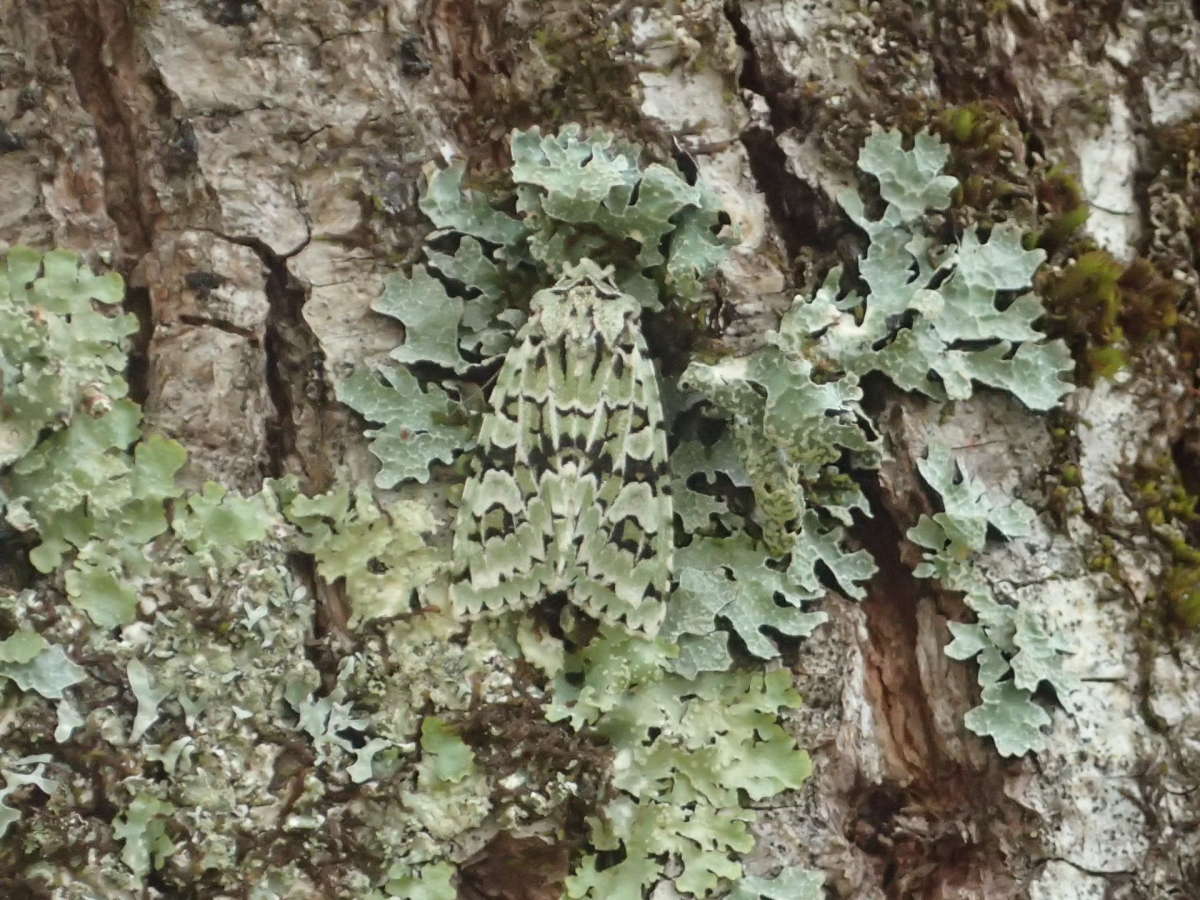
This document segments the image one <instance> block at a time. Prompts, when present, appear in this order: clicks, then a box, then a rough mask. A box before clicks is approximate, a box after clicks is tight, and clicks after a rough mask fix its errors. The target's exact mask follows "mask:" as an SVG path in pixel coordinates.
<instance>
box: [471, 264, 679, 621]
mask: <svg viewBox="0 0 1200 900" xmlns="http://www.w3.org/2000/svg"><path fill="white" fill-rule="evenodd" d="M640 315H641V304H640V303H639V302H638V301H637V300H636V299H635V298H633V297H631V296H630V295H628V294H626V293H623V292H622V291H621V290H620V289H619V288H618V287H617V286H616V285H615V284H614V283H613V280H612V268H611V267H608V268H605V269H601V268H600V267H599V266H597V265H596V264H595V263H594V262H592V261H591V260H589V259H583V260H581V261H580V263H579V265H578V266H574V267H572V266H567V268H566V272H565V274H564V276H563V277H562V278H561V279H560V280H559V281H558V283H557V284H555V285H554V286H553V287H550V288H547V289H545V290H542V291H539V292H537V293H536V294H535V295H534V296H533V298H532V300H531V302H530V316H529V319H528V320H527V321H526V323H525V324H524V325H523V326H522V327H521V329H520V330H519V331H518V332H517V335H516V339H515V342H514V344H513V346H512V348H511V349H510V350H509V351H508V353H507V354H506V356H505V358H504V362H503V364H502V366H501V368H500V372H499V374H498V375H497V378H496V384H495V387H494V388H493V391H492V396H491V400H490V406H491V409H490V411H489V412H487V413H485V415H484V417H483V424H482V427H481V429H480V434H479V453H478V455H477V456H476V457H475V460H474V464H473V465H474V469H473V472H472V474H471V477H470V478H469V479H468V481H467V483H466V485H465V487H464V489H463V497H462V502H461V504H460V505H459V508H458V512H457V515H456V519H455V525H454V536H453V544H452V547H453V556H454V567H455V568H454V577H453V580H452V584H451V602H452V604H453V606H454V608H455V610H456V611H457V612H459V613H460V614H466V615H478V614H481V613H486V612H502V611H508V610H521V609H528V608H530V607H532V606H533V605H535V604H537V603H538V602H540V601H541V600H543V599H544V598H546V597H548V596H550V595H552V594H555V593H559V592H561V593H563V594H565V595H566V597H567V599H568V600H569V601H570V602H571V603H572V604H574V605H575V606H577V607H579V608H580V609H582V610H583V611H585V612H586V613H588V614H589V615H591V616H593V617H594V618H596V619H598V620H599V621H601V622H605V623H610V624H617V625H620V626H622V627H624V628H627V629H629V630H631V631H635V632H638V633H643V634H653V633H655V632H656V631H657V629H658V625H659V623H660V622H661V621H662V617H663V612H664V608H665V607H664V602H665V599H666V596H667V593H668V590H669V587H670V580H671V565H672V556H673V548H674V524H673V523H674V515H673V507H672V501H671V488H670V475H669V472H668V468H667V440H666V432H665V429H664V426H663V412H662V401H661V400H660V398H659V391H658V381H657V377H656V375H655V371H654V366H653V364H652V363H651V361H650V358H649V356H648V354H647V350H646V343H645V339H644V338H643V337H642V333H641V329H640V327H639V318H640Z"/></svg>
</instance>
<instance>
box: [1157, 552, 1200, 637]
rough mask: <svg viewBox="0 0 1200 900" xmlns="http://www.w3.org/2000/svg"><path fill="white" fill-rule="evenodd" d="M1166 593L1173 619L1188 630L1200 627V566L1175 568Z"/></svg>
mask: <svg viewBox="0 0 1200 900" xmlns="http://www.w3.org/2000/svg"><path fill="white" fill-rule="evenodd" d="M1164 593H1165V595H1166V598H1167V602H1168V603H1169V605H1170V611H1171V614H1172V616H1173V618H1175V619H1176V620H1177V621H1178V622H1179V623H1180V624H1182V625H1184V626H1186V627H1187V628H1195V627H1196V626H1197V625H1200V565H1192V566H1175V567H1173V568H1172V569H1171V570H1170V571H1169V572H1168V573H1167V579H1166V585H1165V587H1164Z"/></svg>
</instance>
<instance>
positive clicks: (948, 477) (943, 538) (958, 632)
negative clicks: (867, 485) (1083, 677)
mask: <svg viewBox="0 0 1200 900" xmlns="http://www.w3.org/2000/svg"><path fill="white" fill-rule="evenodd" d="M917 467H918V469H919V470H920V472H921V475H922V476H923V477H924V478H925V480H926V482H928V484H929V486H930V487H932V488H933V489H934V490H935V491H937V493H938V494H939V495H940V496H941V498H942V506H943V511H942V512H939V513H934V514H933V515H932V516H926V515H923V516H921V518H920V520H919V521H918V522H917V524H916V525H915V526H914V527H913V528H911V529H909V532H908V538H909V540H911V541H913V542H914V543H916V544H918V545H920V546H921V547H923V548H925V551H926V552H925V559H924V562H922V563H921V564H920V565H919V566H918V567H917V568H916V570H915V574H916V575H917V576H918V577H921V578H937V579H938V580H939V581H940V582H941V583H942V584H943V585H944V586H945V587H947V588H949V589H951V590H957V591H962V592H963V594H964V595H965V600H966V603H967V605H968V606H969V607H970V608H971V610H972V611H973V612H974V613H975V615H976V622H975V623H973V624H965V623H962V622H950V623H949V627H950V631H951V633H952V634H953V635H954V640H953V641H951V642H950V644H948V645H947V647H946V655H947V656H949V657H951V658H952V659H959V660H968V659H975V660H976V662H977V663H978V664H979V686H980V688H981V689H982V703H981V704H980V705H979V706H976V707H975V708H974V709H972V710H970V711H969V712H968V713H967V715H966V718H965V722H966V725H967V727H968V728H970V729H971V730H972V731H973V732H975V733H976V734H978V735H981V736H985V737H990V738H992V739H993V740H994V741H995V743H996V749H997V750H998V751H999V752H1000V753H1001V754H1002V755H1004V756H1020V755H1022V754H1024V753H1027V752H1029V751H1031V750H1035V751H1036V750H1040V749H1042V748H1043V747H1044V746H1045V736H1044V735H1043V734H1042V733H1041V731H1040V728H1041V727H1042V726H1044V725H1048V724H1050V717H1049V715H1048V714H1047V713H1046V711H1045V710H1044V709H1042V707H1041V706H1039V705H1038V704H1037V703H1035V702H1034V700H1033V695H1034V692H1035V691H1037V689H1038V687H1039V685H1040V684H1041V683H1042V682H1043V681H1045V682H1047V683H1048V684H1050V685H1052V686H1053V687H1054V689H1055V691H1056V692H1057V693H1058V695H1059V697H1061V698H1064V699H1065V698H1066V697H1069V696H1070V694H1071V692H1072V691H1074V690H1075V688H1076V687H1077V682H1076V680H1075V679H1074V678H1072V677H1070V676H1068V675H1067V673H1066V672H1064V670H1063V667H1062V664H1063V658H1064V655H1065V654H1068V653H1070V652H1071V649H1072V648H1071V646H1070V645H1069V644H1068V643H1067V642H1065V641H1064V640H1063V639H1062V638H1061V637H1059V636H1058V635H1055V634H1054V633H1053V632H1050V631H1047V630H1046V628H1045V626H1044V624H1043V623H1042V622H1041V621H1040V620H1039V619H1038V618H1037V616H1036V615H1035V614H1034V613H1032V612H1031V611H1029V610H1028V609H1025V608H1023V607H1019V606H1014V605H1010V604H1006V603H1001V602H998V601H997V600H996V599H995V596H994V592H993V589H992V587H991V585H990V584H989V583H988V582H987V580H986V579H984V578H983V577H982V575H981V574H980V573H979V572H978V571H977V569H976V568H975V566H974V564H973V560H974V558H975V557H976V556H977V555H978V554H979V553H980V552H981V551H982V550H983V549H984V546H985V542H986V539H987V530H988V528H989V526H990V527H992V528H995V529H996V530H997V531H999V532H1000V533H1001V534H1003V535H1004V536H1006V537H1009V538H1015V537H1022V536H1025V535H1027V534H1029V532H1030V529H1031V526H1032V520H1033V510H1031V509H1030V508H1029V507H1028V506H1026V505H1025V504H1023V503H1022V502H1021V501H1019V500H1015V501H1006V500H1000V499H998V498H994V497H989V496H988V495H987V493H986V491H985V490H984V487H983V486H982V485H981V484H980V483H979V482H977V481H976V480H975V479H974V478H972V477H971V476H970V474H969V473H962V472H961V471H960V466H958V465H957V464H956V463H955V461H954V458H953V457H952V456H951V454H950V451H949V450H948V449H946V448H945V447H943V446H941V445H938V444H934V445H931V446H930V448H929V452H928V455H927V456H926V457H925V458H924V459H922V460H920V461H918V463H917Z"/></svg>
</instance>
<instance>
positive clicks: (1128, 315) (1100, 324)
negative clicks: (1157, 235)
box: [1038, 249, 1183, 384]
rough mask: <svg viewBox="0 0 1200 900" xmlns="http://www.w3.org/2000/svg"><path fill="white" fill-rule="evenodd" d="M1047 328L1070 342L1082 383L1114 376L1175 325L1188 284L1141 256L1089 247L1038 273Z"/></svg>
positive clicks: (1077, 374) (1077, 372)
mask: <svg viewBox="0 0 1200 900" xmlns="http://www.w3.org/2000/svg"><path fill="white" fill-rule="evenodd" d="M1038 287H1039V290H1040V291H1041V293H1042V295H1043V296H1044V297H1045V299H1046V309H1047V313H1048V318H1049V323H1048V330H1049V331H1050V332H1051V333H1052V334H1055V335H1056V336H1058V337H1062V338H1064V339H1065V340H1066V341H1067V343H1068V344H1070V345H1071V349H1072V352H1073V354H1074V356H1075V359H1076V362H1077V368H1076V376H1077V378H1078V380H1079V381H1080V382H1081V383H1084V384H1094V383H1095V381H1096V379H1097V378H1111V377H1112V376H1113V375H1115V374H1116V373H1117V372H1119V371H1121V370H1122V369H1124V368H1126V367H1127V366H1128V365H1129V364H1130V361H1131V359H1132V357H1133V355H1134V353H1135V352H1136V351H1137V350H1139V349H1141V348H1142V347H1144V346H1146V345H1148V344H1150V343H1151V342H1153V341H1155V340H1157V339H1159V338H1161V337H1162V336H1163V335H1164V334H1167V333H1168V332H1170V331H1171V329H1172V328H1174V326H1175V325H1176V324H1177V323H1178V320H1179V304H1180V302H1181V301H1182V299H1183V286H1182V285H1181V284H1179V283H1178V282H1176V281H1174V280H1172V279H1170V278H1165V277H1163V276H1162V275H1161V274H1159V272H1158V271H1157V270H1156V269H1155V267H1154V265H1153V263H1151V262H1150V261H1149V260H1147V259H1145V258H1143V257H1137V258H1135V259H1134V260H1133V261H1132V262H1130V263H1128V264H1125V263H1122V262H1120V261H1118V260H1117V259H1116V258H1114V257H1113V255H1112V254H1111V253H1109V252H1108V251H1107V250H1099V249H1089V250H1086V251H1085V252H1082V253H1080V254H1079V255H1078V256H1077V257H1076V259H1075V261H1074V262H1073V263H1071V264H1070V265H1068V266H1067V267H1066V268H1065V269H1063V270H1062V271H1061V272H1058V273H1054V272H1051V273H1047V274H1046V275H1044V276H1041V277H1040V278H1039V284H1038Z"/></svg>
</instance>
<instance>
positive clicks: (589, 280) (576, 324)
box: [530, 259, 641, 344]
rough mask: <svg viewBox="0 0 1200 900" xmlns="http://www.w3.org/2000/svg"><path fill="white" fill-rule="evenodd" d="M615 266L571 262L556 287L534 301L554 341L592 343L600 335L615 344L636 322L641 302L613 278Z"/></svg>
mask: <svg viewBox="0 0 1200 900" xmlns="http://www.w3.org/2000/svg"><path fill="white" fill-rule="evenodd" d="M612 272H613V270H612V266H608V267H606V268H603V269H601V268H600V267H599V266H598V265H596V264H595V263H594V262H592V261H591V260H590V259H583V260H580V262H579V264H578V265H577V266H570V265H568V266H567V267H566V269H565V273H564V274H563V277H562V278H560V279H559V280H558V282H557V283H556V284H555V285H554V286H553V287H549V288H546V289H545V290H542V291H538V292H537V293H536V294H534V296H533V299H532V300H531V301H530V310H531V312H532V314H533V315H534V316H536V317H538V319H539V320H540V322H541V326H542V330H543V331H544V332H545V334H546V337H547V338H548V339H550V340H558V339H566V340H570V341H577V342H579V343H588V344H590V343H592V342H593V341H594V340H595V338H596V337H597V336H599V337H600V338H601V339H603V340H604V341H606V342H607V343H610V344H611V343H615V342H616V340H617V337H618V336H619V335H620V333H621V331H622V330H623V329H624V328H625V327H626V323H627V322H629V321H633V322H636V321H637V317H638V315H639V314H640V313H641V304H640V303H638V301H637V300H635V299H634V298H633V297H631V296H629V295H628V294H626V293H624V292H623V291H622V290H621V289H620V288H619V287H617V286H616V284H615V283H614V282H613V280H612Z"/></svg>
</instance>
